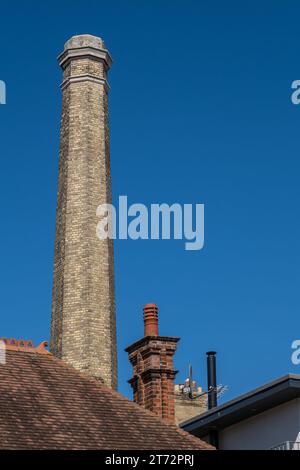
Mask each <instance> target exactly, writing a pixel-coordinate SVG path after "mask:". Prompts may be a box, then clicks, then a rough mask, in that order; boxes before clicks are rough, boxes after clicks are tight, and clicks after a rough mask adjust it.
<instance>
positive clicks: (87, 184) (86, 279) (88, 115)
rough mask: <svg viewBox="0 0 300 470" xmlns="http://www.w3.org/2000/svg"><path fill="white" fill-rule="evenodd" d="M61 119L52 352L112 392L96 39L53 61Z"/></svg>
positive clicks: (110, 285)
mask: <svg viewBox="0 0 300 470" xmlns="http://www.w3.org/2000/svg"><path fill="white" fill-rule="evenodd" d="M58 61H59V65H60V66H61V68H62V70H63V82H62V119H61V137H60V160H59V179H58V198H57V213H56V241H55V257H54V280H53V301H52V324H51V352H52V353H53V354H55V355H56V356H58V357H60V358H62V359H63V360H65V361H66V362H69V363H70V364H71V365H73V366H74V367H75V368H77V369H79V370H81V371H83V372H86V373H88V374H90V375H92V376H94V377H96V378H99V379H100V380H102V381H103V382H104V383H106V384H107V385H108V386H110V387H112V388H116V387H117V344H116V318H115V294H114V262H113V242H112V240H110V239H106V240H100V239H99V238H98V237H97V234H96V227H97V224H98V222H99V218H98V217H97V215H96V210H97V207H98V206H99V205H100V204H106V203H111V180H110V156H109V126H108V89H109V87H108V83H107V74H108V70H109V68H110V66H111V62H112V60H111V57H110V54H109V52H108V50H107V49H106V47H105V45H104V42H103V41H102V39H101V38H98V37H95V36H91V35H89V34H85V35H81V36H73V37H72V38H71V39H69V40H68V41H67V42H66V44H65V47H64V51H63V52H62V53H61V54H60V56H59V58H58Z"/></svg>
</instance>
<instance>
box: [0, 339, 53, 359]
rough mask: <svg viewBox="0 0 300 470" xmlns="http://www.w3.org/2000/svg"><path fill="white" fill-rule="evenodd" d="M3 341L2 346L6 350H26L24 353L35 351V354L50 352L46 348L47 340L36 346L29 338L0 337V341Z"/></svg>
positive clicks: (49, 353)
mask: <svg viewBox="0 0 300 470" xmlns="http://www.w3.org/2000/svg"><path fill="white" fill-rule="evenodd" d="M1 342H2V343H4V348H5V350H6V351H16V352H26V353H37V354H48V355H51V356H52V354H51V352H50V351H48V350H47V349H46V347H47V346H48V341H42V342H41V343H40V344H39V345H38V346H37V347H35V346H34V344H33V342H32V341H31V340H27V341H26V340H24V339H19V340H16V339H15V338H4V337H2V338H0V343H1Z"/></svg>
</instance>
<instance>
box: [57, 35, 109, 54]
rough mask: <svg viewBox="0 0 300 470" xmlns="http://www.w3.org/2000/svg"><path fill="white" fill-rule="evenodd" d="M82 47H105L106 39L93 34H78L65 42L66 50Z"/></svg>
mask: <svg viewBox="0 0 300 470" xmlns="http://www.w3.org/2000/svg"><path fill="white" fill-rule="evenodd" d="M80 47H93V48H94V49H101V50H102V49H105V46H104V41H103V40H102V39H101V38H99V37H97V36H92V35H91V34H80V35H78V36H72V37H71V38H70V39H68V41H67V42H66V43H65V46H64V50H65V51H66V50H68V49H79V48H80Z"/></svg>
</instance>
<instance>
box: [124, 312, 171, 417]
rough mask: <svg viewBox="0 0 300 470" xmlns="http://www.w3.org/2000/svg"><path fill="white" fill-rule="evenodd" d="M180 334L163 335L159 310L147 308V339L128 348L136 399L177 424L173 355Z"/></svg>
mask: <svg viewBox="0 0 300 470" xmlns="http://www.w3.org/2000/svg"><path fill="white" fill-rule="evenodd" d="M178 341H179V338H177V337H169V336H159V334H158V309H157V306H156V305H155V304H147V305H145V307H144V338H142V339H140V340H139V341H137V342H136V343H134V344H132V345H131V346H129V347H128V348H126V352H127V353H128V355H129V360H130V362H131V364H132V366H133V377H132V379H130V380H129V383H130V384H131V386H132V389H133V400H134V401H135V402H136V403H138V404H139V405H142V406H144V407H145V408H146V409H147V410H150V411H152V412H153V413H155V414H157V415H158V416H160V417H161V418H162V419H164V420H165V421H167V422H169V423H175V400H174V378H175V375H176V373H177V371H176V370H174V365H173V356H174V353H175V351H176V344H177V342H178Z"/></svg>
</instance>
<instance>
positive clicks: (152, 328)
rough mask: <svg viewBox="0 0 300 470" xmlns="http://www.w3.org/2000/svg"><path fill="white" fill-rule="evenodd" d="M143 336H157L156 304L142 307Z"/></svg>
mask: <svg viewBox="0 0 300 470" xmlns="http://www.w3.org/2000/svg"><path fill="white" fill-rule="evenodd" d="M144 336H158V308H157V305H156V304H146V305H145V306H144Z"/></svg>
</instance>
